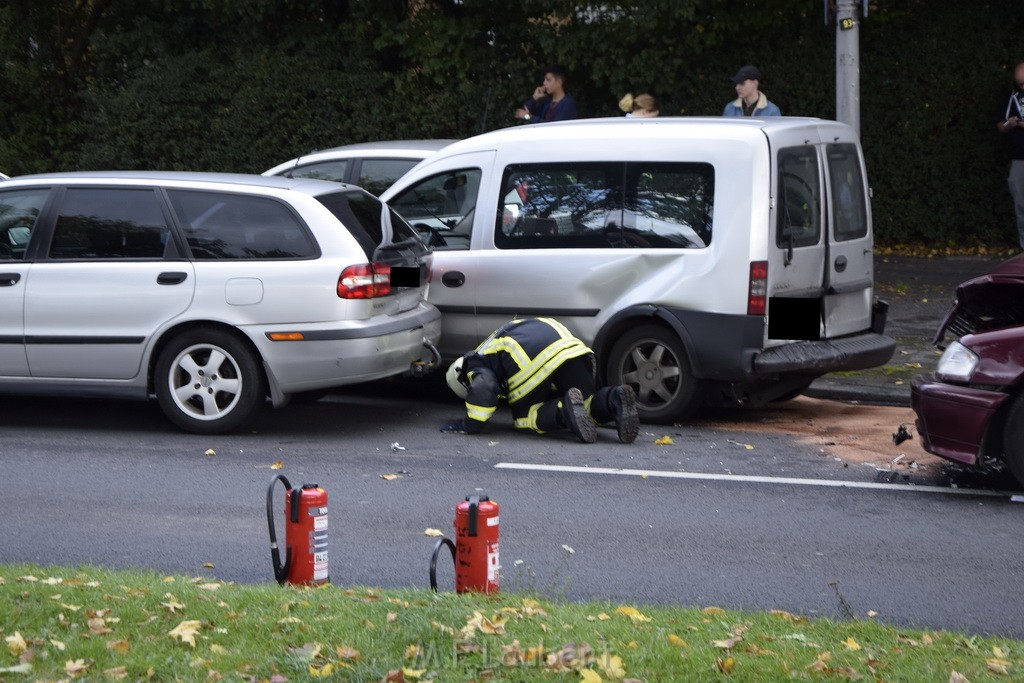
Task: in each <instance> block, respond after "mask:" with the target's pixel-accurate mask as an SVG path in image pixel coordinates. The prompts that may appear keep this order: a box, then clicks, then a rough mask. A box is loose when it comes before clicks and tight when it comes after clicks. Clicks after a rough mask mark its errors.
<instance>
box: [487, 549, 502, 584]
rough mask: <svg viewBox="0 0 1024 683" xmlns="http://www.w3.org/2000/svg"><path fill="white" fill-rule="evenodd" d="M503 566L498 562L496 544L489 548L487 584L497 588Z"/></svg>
mask: <svg viewBox="0 0 1024 683" xmlns="http://www.w3.org/2000/svg"><path fill="white" fill-rule="evenodd" d="M499 569H501V564H500V563H499V562H498V544H497V543H495V544H493V545H491V546H489V547H488V548H487V582H488V583H493V584H495V586H497V583H498V570H499Z"/></svg>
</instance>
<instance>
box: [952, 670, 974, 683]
mask: <svg viewBox="0 0 1024 683" xmlns="http://www.w3.org/2000/svg"><path fill="white" fill-rule="evenodd" d="M949 683H971V681H970V680H969V679H968V678H967V676H964V675H963V674H962V673H960V672H959V671H950V672H949Z"/></svg>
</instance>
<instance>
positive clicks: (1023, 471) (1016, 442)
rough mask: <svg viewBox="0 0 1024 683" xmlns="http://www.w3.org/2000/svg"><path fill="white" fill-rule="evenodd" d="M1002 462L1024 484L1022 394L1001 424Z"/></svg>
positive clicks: (1023, 412) (1023, 410) (1023, 404)
mask: <svg viewBox="0 0 1024 683" xmlns="http://www.w3.org/2000/svg"><path fill="white" fill-rule="evenodd" d="M1003 462H1004V463H1006V466H1007V467H1008V468H1009V470H1010V472H1011V473H1012V474H1013V476H1014V477H1015V478H1016V479H1017V482H1018V483H1019V484H1020V485H1021V486H1024V394H1021V395H1019V396H1017V398H1016V399H1015V400H1014V402H1013V405H1011V406H1010V412H1008V413H1007V414H1006V422H1005V423H1004V425H1003Z"/></svg>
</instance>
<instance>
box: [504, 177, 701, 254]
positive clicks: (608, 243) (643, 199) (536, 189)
mask: <svg viewBox="0 0 1024 683" xmlns="http://www.w3.org/2000/svg"><path fill="white" fill-rule="evenodd" d="M714 182H715V173H714V167H712V166H711V165H710V164H707V163H661V162H626V163H623V162H601V163H592V162H581V163H552V164H517V165H513V166H508V167H506V169H505V172H504V174H503V176H502V187H501V197H502V200H501V206H500V208H499V214H498V217H497V221H496V224H495V234H494V244H495V246H497V247H498V248H499V249H552V248H561V247H568V248H597V249H609V248H620V247H627V248H629V247H632V248H654V249H703V248H705V247H707V246H708V245H709V244H711V233H712V222H713V221H712V217H713V206H714V196H715V185H714Z"/></svg>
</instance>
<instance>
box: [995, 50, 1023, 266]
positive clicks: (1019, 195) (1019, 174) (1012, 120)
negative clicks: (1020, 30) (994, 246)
mask: <svg viewBox="0 0 1024 683" xmlns="http://www.w3.org/2000/svg"><path fill="white" fill-rule="evenodd" d="M1013 78H1014V80H1016V81H1017V87H1016V88H1015V89H1014V91H1013V92H1012V93H1010V98H1009V99H1008V100H1007V101H1006V108H1005V109H1004V110H1003V111H1002V112H1001V113H1000V114H1001V115H1000V117H999V122H998V123H997V124H996V128H997V129H998V130H999V132H1000V133H1002V134H1003V135H1005V136H1006V144H1007V146H1008V147H1009V150H1010V175H1009V176H1008V177H1007V179H1006V181H1007V184H1008V185H1009V187H1010V196H1011V197H1013V208H1014V212H1015V213H1016V215H1017V240H1018V242H1019V243H1020V246H1021V249H1024V62H1021V63H1020V64H1018V65H1017V66H1016V68H1014V70H1013Z"/></svg>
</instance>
